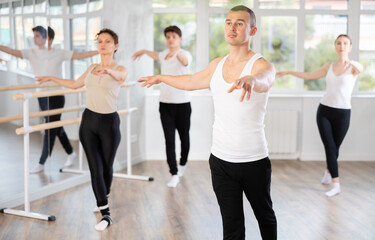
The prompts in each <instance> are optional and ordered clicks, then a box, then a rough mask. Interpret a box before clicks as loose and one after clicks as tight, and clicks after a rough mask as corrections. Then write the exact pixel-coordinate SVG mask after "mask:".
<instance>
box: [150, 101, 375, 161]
mask: <svg viewBox="0 0 375 240" xmlns="http://www.w3.org/2000/svg"><path fill="white" fill-rule="evenodd" d="M320 98H321V96H319V95H315V96H290V95H284V96H282V95H275V94H272V95H271V97H270V99H269V103H268V110H275V109H285V110H297V111H299V126H298V128H299V137H298V139H299V140H298V149H299V158H300V159H301V160H303V161H304V160H321V161H323V160H325V155H324V149H323V144H322V142H321V140H320V136H319V132H318V128H317V125H316V109H317V106H318V104H319V100H320ZM352 105H353V109H352V115H351V125H350V128H349V132H348V134H347V136H346V138H345V140H344V142H343V144H342V146H341V150H340V157H339V159H340V160H351V161H357V160H358V161H359V160H361V161H375V147H374V146H375V145H374V143H375V123H374V120H373V119H375V110H374V109H375V96H372V97H371V96H370V97H369V96H366V97H360V96H355V97H353V100H352ZM145 109H146V112H147V113H146V126H145V127H146V139H147V140H146V159H147V160H164V159H166V155H165V149H164V148H165V145H164V136H163V131H162V127H161V123H160V117H159V112H158V96H157V95H156V94H154V95H147V96H146V101H145ZM212 123H213V105H212V98H211V97H210V96H200V95H193V96H192V125H191V131H190V141H191V149H190V155H189V159H190V160H207V159H208V156H209V154H210V147H211V136H212ZM176 136H178V135H176ZM178 144H179V140H178V137H177V140H176V146H178ZM176 153H177V156H179V155H178V154H179V149H178V150H177V151H176ZM270 157H271V158H272V155H271V156H270Z"/></svg>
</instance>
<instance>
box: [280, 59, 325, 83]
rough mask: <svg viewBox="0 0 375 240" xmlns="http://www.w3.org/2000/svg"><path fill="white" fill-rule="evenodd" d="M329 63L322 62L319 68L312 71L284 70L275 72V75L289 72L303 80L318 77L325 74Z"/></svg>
mask: <svg viewBox="0 0 375 240" xmlns="http://www.w3.org/2000/svg"><path fill="white" fill-rule="evenodd" d="M330 64H331V63H326V64H324V66H323V67H321V68H319V69H318V70H316V71H314V72H294V71H285V72H277V73H276V76H277V77H282V76H284V75H287V74H290V75H293V76H295V77H299V78H302V79H305V80H313V79H319V78H321V77H324V76H325V75H327V72H328V69H329V65H330Z"/></svg>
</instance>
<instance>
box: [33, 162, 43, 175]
mask: <svg viewBox="0 0 375 240" xmlns="http://www.w3.org/2000/svg"><path fill="white" fill-rule="evenodd" d="M43 170H44V165H42V164H40V163H38V165H36V166H35V168H33V169H32V170H30V173H38V172H42V171H43Z"/></svg>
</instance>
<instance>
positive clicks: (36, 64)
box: [21, 48, 73, 78]
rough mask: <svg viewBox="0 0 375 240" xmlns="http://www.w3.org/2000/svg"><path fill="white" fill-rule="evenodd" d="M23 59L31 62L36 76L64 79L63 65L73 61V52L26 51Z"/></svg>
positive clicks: (58, 50)
mask: <svg viewBox="0 0 375 240" xmlns="http://www.w3.org/2000/svg"><path fill="white" fill-rule="evenodd" d="M21 53H22V57H23V58H24V59H27V60H29V62H30V65H31V68H32V69H33V72H34V75H35V76H53V77H58V78H62V63H63V62H64V61H67V60H71V59H72V56H73V51H69V50H62V49H51V50H48V49H36V48H32V49H24V50H21Z"/></svg>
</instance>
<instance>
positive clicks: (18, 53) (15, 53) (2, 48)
mask: <svg viewBox="0 0 375 240" xmlns="http://www.w3.org/2000/svg"><path fill="white" fill-rule="evenodd" d="M0 51H2V52H5V53H8V54H10V55H12V56H15V57H18V58H23V57H22V52H21V51H20V50H17V49H13V48H9V47H7V46H3V45H0Z"/></svg>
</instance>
